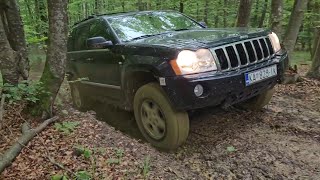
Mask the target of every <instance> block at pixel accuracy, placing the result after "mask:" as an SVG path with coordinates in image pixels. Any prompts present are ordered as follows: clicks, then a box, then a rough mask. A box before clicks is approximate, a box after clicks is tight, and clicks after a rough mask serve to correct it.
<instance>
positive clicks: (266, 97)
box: [238, 88, 275, 111]
mask: <svg viewBox="0 0 320 180" xmlns="http://www.w3.org/2000/svg"><path fill="white" fill-rule="evenodd" d="M274 92H275V89H274V88H272V89H268V90H266V91H264V92H263V93H261V94H259V95H257V96H255V97H252V98H250V99H248V100H246V101H244V102H241V103H239V104H238V106H239V107H240V108H242V109H247V110H253V111H258V110H261V109H262V108H263V107H264V106H265V105H267V104H268V103H269V102H270V100H271V98H272V95H273V94H274Z"/></svg>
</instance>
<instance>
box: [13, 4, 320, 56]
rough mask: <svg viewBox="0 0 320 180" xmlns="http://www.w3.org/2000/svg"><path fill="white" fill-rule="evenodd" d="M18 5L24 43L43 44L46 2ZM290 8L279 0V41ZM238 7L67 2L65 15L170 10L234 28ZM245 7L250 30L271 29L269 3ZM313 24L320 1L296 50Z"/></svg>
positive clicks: (310, 9)
mask: <svg viewBox="0 0 320 180" xmlns="http://www.w3.org/2000/svg"><path fill="white" fill-rule="evenodd" d="M278 2H281V1H278ZM19 4H20V9H21V15H22V19H23V21H24V26H25V32H26V37H27V38H26V39H27V42H28V43H29V44H37V43H42V42H44V41H45V40H46V39H47V36H48V34H47V32H48V18H47V4H46V1H44V0H19ZM293 7H294V0H284V1H283V12H282V14H283V15H282V17H281V18H280V22H279V23H280V26H281V27H282V28H281V30H280V31H279V32H277V33H278V35H279V37H280V39H282V38H283V37H284V34H285V29H286V27H287V26H288V23H289V19H290V15H291V13H292V10H293ZM238 8H239V0H216V1H209V0H199V1H191V0H153V1H152V0H147V1H144V0H138V1H132V0H121V1H118V0H69V4H68V13H69V27H72V25H73V24H74V23H76V22H77V21H80V20H82V19H84V18H87V17H89V16H90V15H94V14H105V13H117V12H128V11H137V10H168V9H170V10H176V11H180V12H183V13H185V14H187V15H189V16H190V17H192V18H194V19H196V20H198V21H204V22H206V23H207V25H208V26H209V27H213V28H226V27H234V26H235V25H236V21H237V15H238V14H237V12H238ZM245 8H246V10H250V9H251V15H250V22H249V26H250V27H255V28H258V27H259V28H270V27H271V23H272V22H271V20H272V17H271V12H272V11H271V0H254V1H251V7H245ZM317 25H320V0H309V1H308V3H307V10H306V11H305V13H304V20H303V24H302V26H301V28H300V30H299V36H298V39H297V46H296V49H297V50H303V51H308V50H310V49H311V46H312V43H313V42H312V40H313V35H314V27H315V26H317Z"/></svg>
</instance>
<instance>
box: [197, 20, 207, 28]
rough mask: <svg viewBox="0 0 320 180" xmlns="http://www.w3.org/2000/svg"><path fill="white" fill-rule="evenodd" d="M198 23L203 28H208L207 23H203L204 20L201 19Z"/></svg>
mask: <svg viewBox="0 0 320 180" xmlns="http://www.w3.org/2000/svg"><path fill="white" fill-rule="evenodd" d="M199 24H200V25H201V26H203V27H204V28H208V26H207V23H205V22H203V21H201V22H199Z"/></svg>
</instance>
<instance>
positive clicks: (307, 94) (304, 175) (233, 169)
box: [0, 78, 320, 179]
mask: <svg viewBox="0 0 320 180" xmlns="http://www.w3.org/2000/svg"><path fill="white" fill-rule="evenodd" d="M67 92H68V90H67V89H66V90H65V92H64V93H67ZM65 99H68V98H65ZM65 99H64V100H65ZM64 100H62V101H61V102H62V104H61V105H60V106H61V107H60V110H59V116H60V119H59V122H62V121H77V122H80V125H79V126H77V127H76V128H75V130H74V131H73V132H72V133H70V134H68V135H66V134H63V133H61V132H59V131H58V130H57V129H56V128H55V126H54V125H52V126H50V127H49V128H47V129H46V130H45V131H44V132H42V133H41V134H40V135H39V136H37V137H36V138H35V139H34V140H33V141H32V142H30V143H29V144H28V146H27V148H24V150H23V151H22V153H21V154H20V155H19V156H18V158H17V159H16V161H15V162H14V163H13V164H12V166H11V167H9V168H7V169H6V170H5V172H4V173H3V174H2V175H1V176H0V179H1V178H2V179H50V178H51V177H52V176H53V175H55V174H64V175H66V176H68V177H73V176H74V173H76V172H78V171H81V170H82V171H83V170H85V171H87V172H89V173H90V174H91V177H92V178H94V179H320V82H319V81H317V80H312V79H308V78H304V81H303V82H299V83H297V84H294V85H279V86H277V87H276V93H275V95H274V97H273V99H272V102H271V103H270V105H268V106H267V107H266V108H264V109H263V110H262V111H260V112H250V111H243V110H239V109H236V108H230V109H227V110H223V109H220V108H207V109H203V110H199V111H196V112H194V113H192V114H191V115H190V120H191V121H190V123H191V124H190V125H191V126H190V128H191V129H190V135H189V137H188V140H187V142H186V143H185V144H184V145H183V146H182V147H180V148H179V149H178V150H177V151H176V152H171V153H167V152H160V151H158V150H156V149H154V148H153V147H152V146H150V145H149V144H148V143H146V142H145V141H143V140H141V139H140V138H141V135H140V133H139V132H138V129H137V126H136V125H135V121H134V117H133V114H132V113H128V112H124V111H120V110H117V109H114V108H111V107H108V106H102V105H98V104H97V106H96V108H95V109H94V110H95V111H96V113H95V112H85V113H84V112H79V111H77V110H75V109H73V108H72V107H70V106H69V104H68V103H65V101H64ZM61 102H60V103H61ZM97 119H98V120H97ZM78 145H81V146H83V147H87V148H88V149H90V150H92V151H93V152H95V153H93V154H94V155H92V156H93V157H94V158H89V159H86V158H85V157H83V155H76V154H75V153H74V147H75V146H78ZM0 149H1V147H0ZM119 150H121V151H122V152H123V153H122V155H121V157H119V156H118V155H117V152H118V151H119ZM48 157H53V158H54V159H55V160H56V161H57V162H59V164H62V165H63V166H64V167H65V168H64V169H63V168H61V167H60V168H59V167H58V166H57V165H55V164H52V163H51V162H50V161H49V160H48ZM117 158H118V159H121V160H120V161H119V162H116V163H110V159H117ZM92 159H95V161H94V163H93V161H92ZM93 165H94V166H93ZM93 167H94V168H93Z"/></svg>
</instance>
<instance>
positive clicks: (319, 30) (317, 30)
mask: <svg viewBox="0 0 320 180" xmlns="http://www.w3.org/2000/svg"><path fill="white" fill-rule="evenodd" d="M319 35H320V26H318V27H316V28H315V29H314V36H313V43H312V48H311V58H312V57H313V56H314V54H315V53H316V50H317V43H318V39H319V38H320V37H319Z"/></svg>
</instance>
